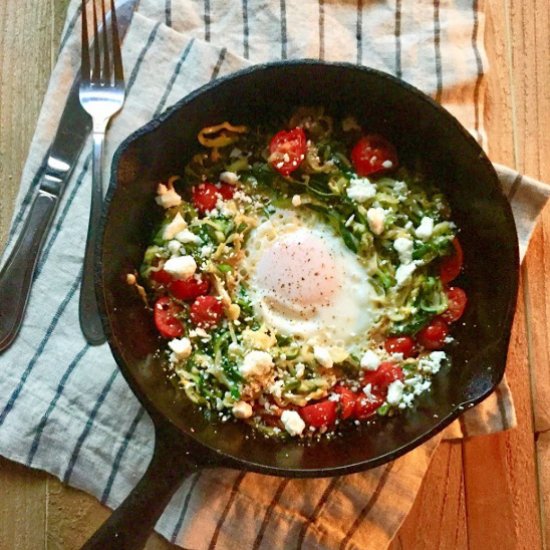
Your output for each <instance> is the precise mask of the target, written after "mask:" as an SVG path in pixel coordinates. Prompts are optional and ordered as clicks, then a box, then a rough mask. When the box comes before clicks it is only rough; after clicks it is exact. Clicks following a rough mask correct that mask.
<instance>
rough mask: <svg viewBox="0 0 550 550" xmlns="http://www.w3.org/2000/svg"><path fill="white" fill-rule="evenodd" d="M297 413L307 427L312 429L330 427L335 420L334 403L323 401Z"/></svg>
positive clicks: (307, 406) (303, 408)
mask: <svg viewBox="0 0 550 550" xmlns="http://www.w3.org/2000/svg"><path fill="white" fill-rule="evenodd" d="M299 413H300V416H301V417H302V418H303V420H304V422H305V423H306V424H307V425H308V426H313V427H314V428H322V427H323V426H332V424H334V421H335V420H336V402H335V401H330V400H328V399H325V400H324V401H320V402H319V403H314V404H312V405H306V406H305V407H302V408H301V409H300V410H299Z"/></svg>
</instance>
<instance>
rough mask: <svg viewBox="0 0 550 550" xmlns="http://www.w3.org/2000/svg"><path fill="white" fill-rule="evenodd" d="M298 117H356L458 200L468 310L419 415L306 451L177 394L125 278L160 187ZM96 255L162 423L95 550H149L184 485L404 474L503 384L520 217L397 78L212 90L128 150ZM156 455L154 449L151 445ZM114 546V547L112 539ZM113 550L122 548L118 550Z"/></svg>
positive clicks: (457, 131)
mask: <svg viewBox="0 0 550 550" xmlns="http://www.w3.org/2000/svg"><path fill="white" fill-rule="evenodd" d="M300 105H323V106H325V108H326V109H327V110H328V111H329V112H330V113H332V114H335V115H339V114H340V115H354V116H355V117H356V118H357V119H358V121H359V122H360V123H361V124H362V125H363V126H364V127H365V128H367V129H368V131H369V132H378V133H382V134H384V135H385V136H386V137H387V138H388V139H389V140H390V141H392V142H393V143H394V144H395V146H396V148H397V151H398V152H399V157H400V159H401V163H402V164H405V165H411V166H414V165H415V163H416V162H417V161H420V163H421V165H422V168H423V169H424V170H425V171H426V172H427V175H428V176H429V177H432V178H434V179H435V180H436V181H438V182H439V183H440V185H441V187H442V188H443V190H444V192H445V193H446V195H447V196H448V198H449V200H450V203H451V205H452V208H453V216H454V219H455V221H456V222H457V224H458V226H459V227H460V229H461V232H460V240H461V243H462V246H463V248H464V254H465V264H464V265H465V268H464V275H463V276H462V279H461V280H460V282H459V284H460V286H463V287H464V288H465V289H466V291H467V293H468V297H469V304H468V308H467V311H466V314H465V316H464V318H463V320H464V323H460V324H458V325H457V326H455V327H454V333H453V334H454V336H455V339H456V343H455V345H453V346H452V348H451V350H452V351H451V353H452V361H453V366H452V369H451V370H450V371H449V372H442V373H440V374H439V375H438V376H436V378H435V381H434V385H433V391H432V392H431V393H430V395H427V396H424V397H423V398H422V399H421V400H420V402H419V405H418V407H417V408H416V409H415V410H414V411H410V412H408V413H405V414H404V415H401V416H397V417H396V418H393V419H392V418H383V419H382V418H380V419H375V420H374V421H373V422H372V423H371V424H370V425H365V426H362V427H360V428H356V427H353V429H350V431H349V433H347V434H345V435H344V436H343V437H342V438H338V439H335V440H333V441H326V442H321V443H316V444H314V445H312V446H304V445H303V444H301V443H299V442H296V441H288V442H278V441H272V440H266V439H264V438H263V437H250V436H251V432H250V430H249V428H248V427H247V426H246V425H245V424H243V423H240V424H239V423H228V424H212V423H211V422H207V421H206V420H205V419H204V417H203V415H202V413H201V412H200V411H198V410H197V409H196V408H195V407H194V406H193V405H192V404H191V403H190V402H189V401H187V400H186V399H185V398H184V397H183V396H182V395H181V394H180V393H178V392H176V391H175V390H174V388H173V387H172V386H171V385H170V384H169V383H168V382H167V381H166V379H165V375H164V373H163V370H162V368H161V365H160V364H159V360H158V358H157V357H155V355H154V352H155V350H156V349H157V348H158V347H159V344H160V343H161V342H160V340H159V337H158V336H157V332H156V330H155V329H154V326H153V323H152V319H151V315H150V313H149V312H148V311H146V310H145V308H144V306H143V303H142V302H141V300H140V299H139V298H138V297H137V295H136V293H135V292H134V290H133V289H131V288H129V287H128V286H127V285H126V283H125V275H126V273H129V272H132V271H133V270H134V269H135V268H136V267H138V266H139V265H140V263H141V260H142V256H143V251H144V249H145V247H146V245H147V242H148V240H149V238H150V236H151V232H152V229H153V227H154V225H155V223H156V222H157V221H158V219H159V216H160V215H161V214H160V212H159V211H158V210H159V209H157V208H155V207H154V206H153V205H154V196H155V187H156V184H157V182H160V181H166V180H167V178H168V177H170V176H171V175H174V174H181V173H182V169H183V166H184V165H185V164H186V162H187V161H188V160H189V158H190V156H191V155H192V154H193V153H194V152H195V151H196V149H197V140H196V135H197V133H198V131H199V130H200V129H201V128H203V127H204V126H207V125H212V124H216V123H219V122H221V121H224V120H229V121H231V122H232V123H234V124H242V123H248V124H252V125H253V124H254V123H257V122H259V121H261V120H262V119H264V118H265V117H266V116H268V115H272V114H274V113H280V114H281V115H282V116H289V114H290V113H291V112H292V110H293V108H294V107H296V106H300ZM106 204H107V206H106V209H105V211H104V217H103V233H102V238H101V240H100V243H99V244H98V248H99V249H100V250H99V257H98V263H97V265H96V270H97V273H96V291H97V296H98V302H99V305H100V308H101V310H102V316H103V323H104V329H105V332H106V334H107V335H108V339H109V343H110V346H111V349H112V351H113V354H114V356H115V358H116V360H117V363H118V365H119V367H120V369H121V371H122V373H123V374H124V376H125V378H126V380H127V382H128V383H129V385H130V387H131V388H132V390H133V391H134V393H135V394H136V395H137V396H138V398H139V399H140V401H141V403H142V404H143V406H144V407H145V408H146V410H147V411H148V412H149V414H150V415H151V417H152V418H153V422H154V424H155V428H156V438H155V439H156V440H155V450H154V456H153V459H152V462H151V464H150V466H149V469H148V470H147V472H146V474H145V476H144V477H143V478H142V480H141V481H140V482H139V484H138V485H137V487H136V488H135V489H134V491H133V492H132V493H131V494H130V496H129V497H128V499H127V500H126V501H125V502H124V503H123V504H122V505H121V506H120V507H119V508H118V510H116V511H115V512H114V514H113V515H112V517H111V519H110V520H109V521H108V522H107V523H106V524H104V526H103V527H102V528H101V529H100V531H98V533H96V535H95V536H94V537H93V538H92V539H91V540H90V541H89V542H88V543H87V545H86V548H102V549H103V548H111V547H116V548H132V549H133V548H139V547H141V546H142V545H143V544H144V543H145V540H146V538H147V536H148V534H149V532H150V530H151V529H152V528H153V525H154V523H155V522H156V520H157V519H158V516H159V515H160V513H161V512H162V510H163V509H164V507H165V506H166V504H167V502H168V501H169V499H170V497H171V496H172V495H173V493H174V492H175V490H176V489H177V487H178V486H179V484H180V483H181V481H182V480H183V479H184V477H185V476H186V475H188V474H189V473H190V471H192V470H194V469H196V468H204V467H218V466H223V467H230V468H239V469H244V470H250V471H255V472H260V473H264V474H273V475H280V476H288V477H320V476H334V475H342V474H350V473H353V472H358V471H360V470H366V469H368V468H372V467H374V466H378V465H380V464H383V463H384V462H387V461H389V460H393V459H395V458H397V457H398V456H400V455H402V454H403V453H405V452H407V451H409V450H411V449H413V448H414V447H416V446H417V445H419V444H420V443H422V442H423V441H425V440H426V439H428V438H429V437H431V436H433V435H434V434H436V433H437V432H439V431H440V430H442V429H443V428H444V427H445V426H447V425H448V424H449V423H450V422H451V421H452V420H454V419H455V418H457V416H458V415H459V414H460V413H461V411H463V410H464V409H466V408H468V407H471V406H473V405H474V404H476V403H478V402H479V401H480V400H482V399H483V398H484V397H485V396H487V395H488V394H489V393H490V392H491V391H492V390H493V389H494V388H495V386H496V385H497V384H498V382H499V381H500V380H501V378H502V376H503V373H504V368H505V363H506V351H507V347H508V340H509V336H510V328H511V323H512V316H513V311H514V306H515V299H516V292H517V284H518V250H517V237H516V231H515V225H514V221H513V218H512V213H511V210H510V206H509V204H508V202H507V200H506V198H505V197H504V195H503V194H502V192H501V189H500V187H499V183H498V180H497V176H496V174H495V171H494V169H493V167H492V165H491V163H490V162H489V160H488V159H487V157H486V156H485V155H484V153H483V152H482V150H481V149H480V147H479V146H478V145H477V143H476V142H475V140H474V139H473V138H472V137H471V136H470V135H469V134H468V133H467V132H466V131H465V130H464V129H463V128H462V127H461V126H460V125H459V124H458V122H457V121H456V120H455V119H454V118H453V117H452V116H451V115H449V113H447V112H446V111H445V110H444V109H442V108H441V107H439V106H438V105H436V104H435V103H434V102H433V101H431V100H430V99H429V98H428V97H426V96H425V95H423V94H422V93H420V92H419V91H417V90H416V89H414V88H412V87H411V86H409V85H407V84H404V83H403V82H401V81H399V80H397V79H396V78H393V77H391V76H389V75H387V74H384V73H381V72H378V71H375V70H372V69H367V68H359V67H357V66H354V65H348V64H328V63H322V62H317V61H291V62H284V63H273V64H268V65H259V66H255V67H253V68H251V69H246V70H244V71H241V72H239V73H236V74H233V75H231V76H229V77H227V78H223V79H220V80H217V81H215V82H214V83H211V84H208V85H207V86H204V87H203V88H201V89H200V90H198V91H197V92H194V93H193V94H191V95H189V96H187V97H186V98H184V99H183V100H181V101H180V102H179V103H178V104H176V105H175V106H174V107H173V108H171V109H170V110H169V111H168V112H167V113H165V114H163V115H162V116H160V117H159V118H157V119H155V120H153V121H152V122H150V123H149V124H148V125H146V126H145V127H143V128H142V129H140V130H139V131H137V132H136V133H134V134H133V135H132V136H131V137H130V138H128V139H127V140H126V141H125V142H124V143H123V144H122V145H121V147H120V148H119V150H118V152H117V153H116V155H115V159H114V162H113V172H112V177H111V184H110V188H109V191H108V196H107V201H106ZM151 444H153V442H151ZM113 537H116V538H113ZM113 541H116V542H113Z"/></svg>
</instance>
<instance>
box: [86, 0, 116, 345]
mask: <svg viewBox="0 0 550 550" xmlns="http://www.w3.org/2000/svg"><path fill="white" fill-rule="evenodd" d="M98 2H101V19H102V21H101V23H102V25H103V32H102V33H101V36H102V38H103V40H100V39H99V38H98V37H99V36H100V35H99V34H98V15H97V9H96V5H97V3H98ZM110 4H111V6H110V7H111V18H110V26H111V40H109V36H108V35H109V32H108V27H107V21H106V17H105V0H92V8H93V21H92V22H93V30H94V36H95V37H96V39H95V40H94V43H93V52H92V55H93V60H91V59H90V43H89V39H88V18H87V15H86V1H85V0H82V64H81V84H80V94H79V95H80V104H81V105H82V107H83V108H84V109H85V110H86V112H87V113H88V114H89V115H90V116H91V117H92V121H93V157H92V158H93V161H92V162H93V166H92V202H91V207H90V219H89V223H88V236H87V241H86V252H85V256H84V269H83V274H82V287H81V289H80V304H79V318H80V326H81V329H82V332H83V333H84V337H85V338H86V340H87V342H88V343H89V344H92V345H99V344H102V343H103V342H105V340H106V338H105V335H104V333H103V328H102V326H101V319H100V317H99V312H98V309H97V301H96V296H95V292H94V265H95V243H96V240H97V232H98V229H99V222H100V219H101V210H102V203H103V181H102V179H103V178H102V157H103V143H104V140H105V132H106V130H107V125H108V123H109V120H110V119H111V117H112V116H113V115H114V114H115V113H117V112H118V111H119V110H120V109H121V108H122V105H123V103H124V97H125V86H124V72H123V68H122V57H121V53H120V39H119V34H118V28H117V20H116V11H115V5H114V0H110ZM102 58H103V60H102Z"/></svg>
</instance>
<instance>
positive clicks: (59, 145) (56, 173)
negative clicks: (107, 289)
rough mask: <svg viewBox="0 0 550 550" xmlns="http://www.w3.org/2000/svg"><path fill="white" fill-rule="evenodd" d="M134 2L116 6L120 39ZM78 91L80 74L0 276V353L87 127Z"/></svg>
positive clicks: (16, 324)
mask: <svg viewBox="0 0 550 550" xmlns="http://www.w3.org/2000/svg"><path fill="white" fill-rule="evenodd" d="M138 2H139V0H121V1H120V2H118V3H117V4H116V13H117V22H118V30H119V35H120V39H121V40H122V39H123V37H124V35H125V34H126V31H127V30H128V27H129V25H130V22H131V21H132V17H133V14H134V9H135V6H136V4H137V3H138ZM100 32H101V31H100ZM79 88H80V71H79V74H78V75H77V76H76V78H75V80H74V82H73V85H72V87H71V90H70V92H69V97H68V99H67V103H66V105H65V108H64V110H63V113H62V115H61V120H60V121H59V126H58V128H57V133H56V135H55V138H54V140H53V143H52V146H51V148H50V151H49V156H48V159H47V163H46V169H45V173H44V175H43V176H42V179H41V181H40V184H39V187H38V192H37V194H36V197H35V198H34V200H33V203H32V206H31V209H30V212H29V214H28V216H27V219H26V220H25V223H24V226H23V229H22V230H21V234H20V235H19V238H18V240H17V242H16V243H15V246H14V247H13V250H12V252H11V254H10V256H9V258H8V259H7V260H6V262H5V264H4V266H3V267H2V270H1V271H0V352H1V351H3V350H5V349H6V348H8V347H9V346H10V345H11V344H12V343H13V341H14V340H15V337H16V336H17V334H18V332H19V329H20V328H21V323H22V322H23V317H24V314H25V309H26V306H27V301H28V297H29V293H30V289H31V286H32V280H33V276H34V271H35V269H36V264H37V261H38V258H39V257H40V253H41V251H42V246H43V245H44V241H45V239H46V235H47V233H48V229H49V227H50V225H51V222H52V220H53V217H54V214H55V212H56V210H57V207H58V205H59V201H60V199H61V196H62V194H63V191H64V190H65V187H66V185H67V182H68V181H69V178H70V177H71V174H72V172H73V170H74V167H75V165H76V163H77V160H78V157H79V155H80V152H81V151H82V147H83V146H84V143H85V142H86V139H87V137H88V135H89V133H90V131H91V128H92V120H91V118H90V117H89V115H88V113H86V111H84V109H82V107H81V106H80V100H79V97H78V94H79Z"/></svg>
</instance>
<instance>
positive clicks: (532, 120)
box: [511, 0, 550, 431]
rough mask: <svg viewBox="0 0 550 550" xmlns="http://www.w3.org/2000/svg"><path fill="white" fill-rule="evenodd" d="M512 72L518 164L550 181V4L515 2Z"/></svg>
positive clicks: (538, 378)
mask: <svg viewBox="0 0 550 550" xmlns="http://www.w3.org/2000/svg"><path fill="white" fill-rule="evenodd" d="M511 13H512V17H513V21H514V25H513V27H512V29H511V40H512V52H513V55H512V70H513V74H514V80H515V81H516V83H517V84H516V90H517V91H516V94H515V95H516V100H515V102H516V105H517V107H516V112H517V149H518V166H519V167H520V169H521V170H522V171H523V172H525V173H527V174H530V175H533V176H535V177H537V178H540V179H542V180H545V181H547V182H550V156H549V155H548V151H550V133H549V132H548V127H549V125H550V93H549V92H548V85H549V84H550V62H549V60H550V41H549V40H548V32H549V29H550V6H549V4H548V2H547V1H546V0H530V1H529V2H525V3H524V2H520V3H513V5H512V6H511ZM549 245H550V207H547V208H546V209H545V211H544V213H543V216H542V219H541V223H540V224H539V225H538V227H537V229H536V231H535V233H534V235H533V239H532V242H531V247H530V250H529V255H528V257H527V258H526V262H525V278H526V283H527V286H526V290H527V292H526V305H527V312H528V319H529V336H530V359H531V367H532V373H533V391H534V414H535V429H536V430H537V431H545V430H549V429H550V282H549V279H548V276H549V275H550V254H549V253H548V250H549Z"/></svg>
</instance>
